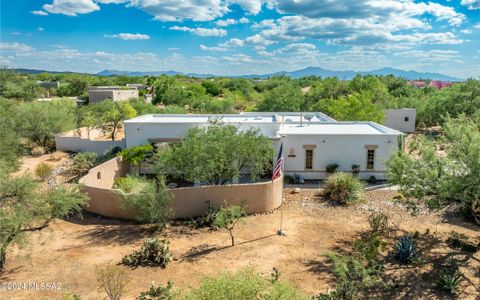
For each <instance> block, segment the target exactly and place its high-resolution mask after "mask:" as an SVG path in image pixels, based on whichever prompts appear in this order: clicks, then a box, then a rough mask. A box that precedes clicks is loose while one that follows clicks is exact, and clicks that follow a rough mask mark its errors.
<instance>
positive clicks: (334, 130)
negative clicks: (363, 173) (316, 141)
mask: <svg viewBox="0 0 480 300" xmlns="http://www.w3.org/2000/svg"><path fill="white" fill-rule="evenodd" d="M278 134H279V135H401V134H402V133H401V132H400V131H397V130H394V129H391V128H388V127H385V126H383V125H380V124H377V123H375V122H334V123H323V124H310V125H309V124H303V125H302V126H300V124H282V126H281V127H280V130H279V132H278Z"/></svg>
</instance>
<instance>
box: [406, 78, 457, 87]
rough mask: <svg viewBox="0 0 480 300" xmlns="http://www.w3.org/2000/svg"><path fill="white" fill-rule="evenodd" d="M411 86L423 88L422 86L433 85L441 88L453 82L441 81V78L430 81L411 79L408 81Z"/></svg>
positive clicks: (449, 85)
mask: <svg viewBox="0 0 480 300" xmlns="http://www.w3.org/2000/svg"><path fill="white" fill-rule="evenodd" d="M408 83H409V84H410V85H411V86H414V87H418V88H423V87H427V86H429V87H433V88H436V89H443V88H447V87H451V86H452V85H453V84H454V83H453V82H450V81H441V80H431V81H430V82H428V84H427V82H425V81H423V80H411V81H409V82H408Z"/></svg>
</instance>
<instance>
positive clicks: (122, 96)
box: [88, 86, 138, 103]
mask: <svg viewBox="0 0 480 300" xmlns="http://www.w3.org/2000/svg"><path fill="white" fill-rule="evenodd" d="M134 98H138V89H136V88H127V87H119V86H90V87H88V101H89V102H90V103H98V102H100V101H103V100H106V99H110V100H113V101H125V100H130V99H134Z"/></svg>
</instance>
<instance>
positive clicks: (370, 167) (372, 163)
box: [367, 149, 375, 170]
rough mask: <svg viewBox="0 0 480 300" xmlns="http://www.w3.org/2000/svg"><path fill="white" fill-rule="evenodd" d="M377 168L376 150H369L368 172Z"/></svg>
mask: <svg viewBox="0 0 480 300" xmlns="http://www.w3.org/2000/svg"><path fill="white" fill-rule="evenodd" d="M374 167H375V149H368V150H367V170H373V169H374Z"/></svg>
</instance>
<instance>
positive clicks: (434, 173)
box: [387, 115, 480, 224]
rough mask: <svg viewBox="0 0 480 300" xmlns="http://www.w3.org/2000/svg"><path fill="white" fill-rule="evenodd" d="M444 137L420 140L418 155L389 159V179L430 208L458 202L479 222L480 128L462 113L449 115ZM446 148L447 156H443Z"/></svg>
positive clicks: (445, 124) (400, 155)
mask: <svg viewBox="0 0 480 300" xmlns="http://www.w3.org/2000/svg"><path fill="white" fill-rule="evenodd" d="M443 129H444V136H443V137H441V138H440V139H438V140H437V141H431V140H427V139H425V138H424V139H421V140H420V141H419V142H417V150H416V151H417V153H416V154H417V155H418V158H413V157H412V156H410V155H407V154H405V153H399V154H398V155H395V156H392V158H391V159H390V160H389V161H388V163H387V166H388V171H387V175H388V179H389V181H390V182H392V183H395V184H398V185H399V186H400V188H401V191H402V193H403V194H404V195H405V196H410V197H415V198H417V199H420V200H424V201H426V203H427V204H429V206H431V207H442V206H444V205H447V204H451V203H459V204H460V205H461V207H462V208H463V210H464V211H465V212H467V213H468V214H469V215H470V216H472V217H473V218H475V220H476V221H477V223H479V224H480V176H479V174H480V128H479V124H478V123H476V122H475V121H473V120H471V119H469V118H467V117H466V116H464V115H462V116H460V117H458V118H455V119H452V118H446V120H445V123H444V126H443ZM441 148H442V149H444V151H445V153H446V155H440V154H439V152H440V151H439V150H440V149H441Z"/></svg>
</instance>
